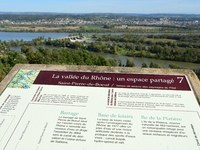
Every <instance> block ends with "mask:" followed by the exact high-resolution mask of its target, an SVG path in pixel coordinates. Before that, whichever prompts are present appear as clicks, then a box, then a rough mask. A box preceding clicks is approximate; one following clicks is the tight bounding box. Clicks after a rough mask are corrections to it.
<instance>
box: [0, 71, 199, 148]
mask: <svg viewBox="0 0 200 150" xmlns="http://www.w3.org/2000/svg"><path fill="white" fill-rule="evenodd" d="M105 148H106V149H112V150H122V149H126V150H147V149H148V150H189V149H190V150H200V110H199V105H198V103H197V100H196V97H195V95H194V92H193V89H192V87H191V85H190V83H189V81H188V79H187V76H185V75H162V74H161V75H158V74H134V73H103V72H83V71H82V72H78V71H55V70H54V71H52V70H24V69H22V70H20V71H18V73H17V74H16V76H15V77H14V78H13V80H12V81H11V82H10V84H9V85H8V86H7V88H6V89H5V90H4V92H3V93H2V95H1V97H0V149H1V150H24V149H28V150H55V149H59V150H65V149H70V150H72V149H73V150H102V149H105Z"/></svg>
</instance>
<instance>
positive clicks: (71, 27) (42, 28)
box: [4, 26, 79, 31]
mask: <svg viewBox="0 0 200 150" xmlns="http://www.w3.org/2000/svg"><path fill="white" fill-rule="evenodd" d="M78 28H79V26H66V27H53V28H51V27H45V26H42V27H30V26H23V27H8V28H5V29H4V30H12V31H20V30H34V31H39V30H44V31H52V30H59V29H78Z"/></svg>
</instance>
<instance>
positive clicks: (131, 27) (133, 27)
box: [116, 26, 161, 30]
mask: <svg viewBox="0 0 200 150" xmlns="http://www.w3.org/2000/svg"><path fill="white" fill-rule="evenodd" d="M116 28H119V29H125V28H128V29H142V30H153V29H161V27H150V26H127V27H126V26H117V27H116Z"/></svg>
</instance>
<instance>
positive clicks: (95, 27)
mask: <svg viewBox="0 0 200 150" xmlns="http://www.w3.org/2000/svg"><path fill="white" fill-rule="evenodd" d="M83 28H84V29H103V27H100V26H83Z"/></svg>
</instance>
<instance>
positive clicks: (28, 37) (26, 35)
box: [0, 32, 122, 41]
mask: <svg viewBox="0 0 200 150" xmlns="http://www.w3.org/2000/svg"><path fill="white" fill-rule="evenodd" d="M70 34H71V35H72V34H77V33H35V32H0V40H1V41H9V40H19V41H20V40H23V41H32V39H35V38H37V37H44V38H45V39H48V38H49V37H51V38H52V39H57V38H59V37H67V36H69V35H70ZM93 34H98V35H105V34H111V35H122V33H83V35H93Z"/></svg>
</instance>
